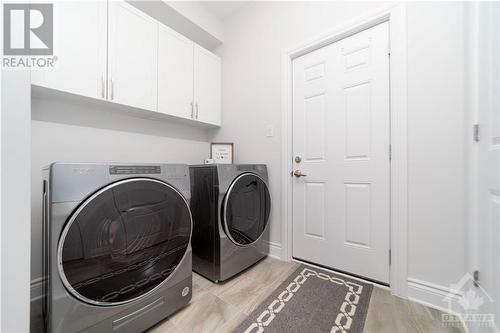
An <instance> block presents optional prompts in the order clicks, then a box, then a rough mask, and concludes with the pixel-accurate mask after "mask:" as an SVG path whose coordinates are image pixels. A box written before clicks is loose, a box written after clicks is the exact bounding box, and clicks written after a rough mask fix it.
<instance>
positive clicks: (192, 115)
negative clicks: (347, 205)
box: [191, 102, 194, 119]
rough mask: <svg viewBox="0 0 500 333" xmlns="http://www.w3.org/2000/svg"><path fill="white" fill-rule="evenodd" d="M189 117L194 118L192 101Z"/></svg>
mask: <svg viewBox="0 0 500 333" xmlns="http://www.w3.org/2000/svg"><path fill="white" fill-rule="evenodd" d="M191 119H194V103H193V102H191Z"/></svg>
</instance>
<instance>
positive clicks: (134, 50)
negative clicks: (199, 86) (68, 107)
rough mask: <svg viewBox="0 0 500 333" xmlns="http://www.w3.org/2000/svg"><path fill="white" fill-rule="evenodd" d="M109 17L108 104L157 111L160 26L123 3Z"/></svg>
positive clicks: (112, 4)
mask: <svg viewBox="0 0 500 333" xmlns="http://www.w3.org/2000/svg"><path fill="white" fill-rule="evenodd" d="M108 17H109V37H108V53H109V57H108V100H110V101H113V102H116V103H120V104H125V105H129V106H133V107H137V108H142V109H147V110H153V111H156V109H157V90H158V86H157V70H158V68H157V57H158V54H157V51H158V22H157V21H155V20H154V19H153V18H151V17H149V16H148V15H146V14H144V13H143V12H141V11H140V10H138V9H136V8H134V7H132V6H131V5H129V4H127V3H125V2H122V1H110V2H109V15H108Z"/></svg>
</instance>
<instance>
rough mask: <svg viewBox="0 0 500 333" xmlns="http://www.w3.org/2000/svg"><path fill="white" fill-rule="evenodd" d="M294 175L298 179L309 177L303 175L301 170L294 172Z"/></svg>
mask: <svg viewBox="0 0 500 333" xmlns="http://www.w3.org/2000/svg"><path fill="white" fill-rule="evenodd" d="M293 175H294V176H295V177H297V178H300V177H305V176H307V175H306V174H304V173H302V171H300V170H295V171H294V172H293Z"/></svg>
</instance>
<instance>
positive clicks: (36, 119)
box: [31, 94, 213, 297]
mask: <svg viewBox="0 0 500 333" xmlns="http://www.w3.org/2000/svg"><path fill="white" fill-rule="evenodd" d="M122 111H123V110H122ZM120 112H121V111H120V110H113V109H112V108H111V107H109V104H108V103H104V102H102V103H101V102H95V101H92V100H90V99H70V98H64V97H60V96H59V97H58V96H45V95H43V94H38V95H37V96H35V97H34V98H33V99H32V121H31V127H32V133H31V207H32V210H31V230H32V234H31V239H32V249H31V258H32V259H31V278H32V297H37V296H39V294H40V288H41V284H40V276H41V251H40V249H41V200H42V196H41V191H42V187H41V185H42V178H41V176H42V174H41V170H42V168H43V167H44V166H47V165H48V164H50V163H52V162H55V161H66V162H103V161H113V162H130V163H134V162H141V163H148V162H151V163H157V162H163V163H190V164H195V163H202V162H203V160H204V159H205V158H207V156H208V155H209V143H208V142H209V141H210V138H211V136H212V135H213V134H212V132H211V131H210V130H205V129H201V128H194V127H192V126H187V125H183V124H182V123H175V122H173V121H168V120H167V121H165V120H164V121H159V120H148V119H139V118H136V117H131V116H128V115H123V114H120Z"/></svg>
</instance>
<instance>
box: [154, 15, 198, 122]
mask: <svg viewBox="0 0 500 333" xmlns="http://www.w3.org/2000/svg"><path fill="white" fill-rule="evenodd" d="M158 111H159V112H161V113H165V114H170V115H174V116H178V117H182V118H188V119H191V118H194V109H193V42H192V41H190V40H189V39H187V38H186V37H184V36H182V35H180V34H179V33H177V32H175V31H173V30H172V29H170V28H168V27H166V26H164V25H163V24H159V29H158Z"/></svg>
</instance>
